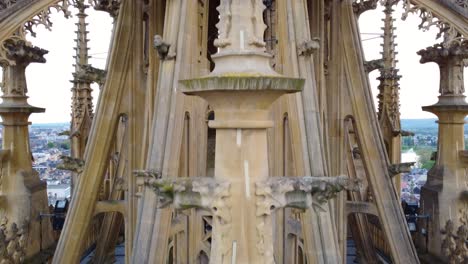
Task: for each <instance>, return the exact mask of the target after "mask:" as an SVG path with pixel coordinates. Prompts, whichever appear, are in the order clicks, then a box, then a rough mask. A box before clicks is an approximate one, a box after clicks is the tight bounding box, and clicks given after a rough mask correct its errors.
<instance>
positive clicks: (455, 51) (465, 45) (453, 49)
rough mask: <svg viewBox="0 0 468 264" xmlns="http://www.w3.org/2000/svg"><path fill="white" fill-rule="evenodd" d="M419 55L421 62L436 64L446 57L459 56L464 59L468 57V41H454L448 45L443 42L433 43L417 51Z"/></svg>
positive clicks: (442, 61)
mask: <svg viewBox="0 0 468 264" xmlns="http://www.w3.org/2000/svg"><path fill="white" fill-rule="evenodd" d="M417 54H418V55H420V56H421V60H420V62H421V63H426V62H435V63H437V64H441V63H445V62H446V61H447V59H450V58H459V59H460V60H464V59H467V58H468V41H463V42H461V43H455V44H453V45H451V46H450V47H445V46H444V45H443V44H435V45H434V46H432V47H427V48H426V49H422V50H420V51H418V52H417Z"/></svg>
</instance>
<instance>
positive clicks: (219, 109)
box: [182, 0, 304, 263]
mask: <svg viewBox="0 0 468 264" xmlns="http://www.w3.org/2000/svg"><path fill="white" fill-rule="evenodd" d="M264 8H265V7H264V5H263V3H262V1H260V0H255V1H244V0H225V1H221V4H220V6H219V7H218V10H219V12H220V21H219V23H218V24H217V27H218V30H219V33H220V34H219V37H218V39H216V40H215V42H214V44H215V46H217V47H218V53H217V54H216V55H214V56H212V58H213V60H214V61H215V64H216V66H215V69H214V70H213V72H212V73H211V74H209V75H208V76H205V77H201V78H197V79H192V80H185V81H182V84H183V85H184V86H185V88H186V89H185V90H184V93H186V94H193V95H198V96H200V97H202V98H204V99H206V100H207V101H208V103H209V104H210V106H211V107H212V108H213V110H214V112H215V120H214V121H210V122H209V124H208V125H209V126H210V127H212V128H215V129H216V156H215V176H214V177H215V179H216V180H218V181H220V182H229V183H230V196H229V197H230V198H229V199H230V202H229V205H228V208H214V209H213V210H214V211H218V210H223V211H227V213H228V214H229V215H230V219H229V223H226V222H225V219H222V218H219V217H215V218H214V219H215V220H214V227H213V246H212V250H211V260H210V263H272V262H273V238H272V231H273V229H272V222H271V221H272V219H271V216H263V215H257V213H256V203H257V197H256V193H255V183H257V182H263V181H265V180H266V179H267V178H268V176H269V175H268V171H269V167H268V166H269V165H268V157H267V154H268V149H267V132H266V130H267V128H269V127H271V126H272V125H273V123H272V121H271V120H270V118H269V112H268V110H269V107H270V106H271V104H272V103H273V102H274V101H275V100H276V99H277V98H279V97H280V96H281V95H283V94H286V93H290V92H298V91H300V90H301V89H302V86H303V84H304V80H302V79H295V78H287V77H283V76H280V75H279V74H278V73H276V72H275V71H273V69H271V67H270V64H269V55H268V54H267V53H266V50H265V43H264V42H263V32H264V31H265V25H264V23H263V17H262V12H263V10H264ZM233 261H234V262H233Z"/></svg>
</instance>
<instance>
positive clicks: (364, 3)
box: [353, 0, 379, 16]
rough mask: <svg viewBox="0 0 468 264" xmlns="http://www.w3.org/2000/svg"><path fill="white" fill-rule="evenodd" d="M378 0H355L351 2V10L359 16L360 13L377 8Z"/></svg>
mask: <svg viewBox="0 0 468 264" xmlns="http://www.w3.org/2000/svg"><path fill="white" fill-rule="evenodd" d="M377 2H379V0H355V1H354V2H353V11H354V13H355V14H356V15H358V16H360V15H361V14H362V13H364V12H366V11H369V10H373V9H376V8H377Z"/></svg>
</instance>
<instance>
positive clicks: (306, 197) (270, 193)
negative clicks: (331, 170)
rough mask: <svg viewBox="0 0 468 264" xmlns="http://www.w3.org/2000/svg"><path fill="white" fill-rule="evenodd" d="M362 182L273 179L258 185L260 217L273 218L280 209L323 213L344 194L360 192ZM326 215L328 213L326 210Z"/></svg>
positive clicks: (322, 179) (309, 178) (294, 178)
mask: <svg viewBox="0 0 468 264" xmlns="http://www.w3.org/2000/svg"><path fill="white" fill-rule="evenodd" d="M360 187H361V181H360V180H359V179H351V178H349V177H347V176H338V177H310V176H306V177H272V178H269V179H268V180H267V181H265V182H257V183H256V195H257V196H261V197H263V200H261V199H260V200H258V202H257V215H270V214H271V212H272V211H275V210H277V209H280V208H285V207H292V208H298V209H309V208H314V209H317V208H318V209H321V210H325V209H324V207H322V205H323V204H324V203H326V202H328V201H329V200H330V199H332V198H334V197H336V195H337V194H338V193H339V192H340V191H342V190H348V191H359V189H360ZM325 211H326V210H325Z"/></svg>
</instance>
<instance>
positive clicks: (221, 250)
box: [0, 0, 468, 264]
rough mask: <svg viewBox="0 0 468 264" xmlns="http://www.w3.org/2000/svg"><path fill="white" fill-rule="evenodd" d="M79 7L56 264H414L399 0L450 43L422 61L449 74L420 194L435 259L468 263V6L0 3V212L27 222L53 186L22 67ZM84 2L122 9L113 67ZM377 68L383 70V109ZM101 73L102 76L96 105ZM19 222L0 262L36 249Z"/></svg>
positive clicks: (250, 0) (317, 1)
mask: <svg viewBox="0 0 468 264" xmlns="http://www.w3.org/2000/svg"><path fill="white" fill-rule="evenodd" d="M378 2H379V3H381V4H383V5H384V10H385V11H384V12H385V18H384V21H383V22H384V27H383V31H384V44H383V53H382V59H381V60H379V63H380V64H379V63H377V64H375V63H374V64H372V63H369V62H366V61H365V60H364V51H363V47H362V40H361V38H360V35H361V34H360V33H361V32H360V28H359V23H358V20H359V16H360V15H361V14H362V13H363V12H366V11H368V10H371V9H374V8H375V7H376V6H377V3H378ZM398 3H402V4H401V5H400V4H398ZM71 4H72V5H71ZM71 6H74V7H75V8H76V9H77V10H78V13H77V20H78V23H77V32H76V33H77V39H76V57H75V59H76V63H75V73H74V74H73V80H72V82H73V89H72V97H73V105H72V125H71V131H70V136H71V140H72V155H73V157H74V158H75V159H74V160H73V159H72V161H74V162H79V163H80V164H81V165H80V166H81V167H80V170H79V171H77V174H76V175H75V176H76V177H75V179H74V183H75V186H74V188H73V198H72V201H71V203H70V208H69V211H68V213H67V216H66V220H65V224H64V228H63V230H62V233H61V236H60V239H59V241H58V243H57V246H56V248H55V251H54V256H53V258H52V257H50V258H49V259H47V261H50V262H52V263H57V264H59V263H60V264H62V263H79V262H80V261H81V259H82V258H83V257H85V256H86V257H88V258H89V259H92V260H91V261H92V262H93V263H114V262H115V261H116V259H117V258H122V259H124V261H125V262H126V263H155V264H160V263H171V264H174V263H177V264H179V263H187V264H188V263H203V264H206V263H212V264H214V263H216V264H217V263H294V264H299V263H346V262H347V261H348V258H347V257H349V256H350V255H352V254H353V252H354V251H355V252H357V253H356V254H355V255H354V256H353V258H355V259H356V260H357V261H359V262H360V263H379V262H382V261H383V262H388V263H390V262H391V263H419V258H420V257H421V256H422V254H420V255H419V256H418V252H417V251H416V248H415V246H414V244H413V240H412V237H411V235H410V233H409V230H408V227H407V223H406V218H405V215H404V214H403V211H402V208H401V206H400V200H399V195H398V190H397V189H398V188H396V186H395V180H394V179H395V178H394V177H395V176H396V175H398V174H399V173H401V172H402V171H403V170H404V169H407V165H408V164H400V163H399V155H400V146H401V135H402V131H401V127H400V116H399V114H400V111H399V94H398V89H399V84H398V80H399V78H400V76H399V75H398V71H397V69H396V58H395V57H396V52H395V42H394V40H395V36H396V34H394V31H395V28H394V26H393V21H394V18H393V15H392V9H395V8H400V7H403V8H404V16H407V15H409V14H410V13H417V14H418V15H419V17H420V18H421V19H422V20H423V21H422V23H421V25H420V27H421V28H424V29H429V28H430V27H431V26H437V27H438V28H439V29H440V30H441V32H440V36H443V42H442V43H441V44H440V45H437V46H434V47H432V48H428V49H427V50H426V51H422V52H421V53H420V54H421V56H422V58H423V59H422V61H423V62H429V61H435V62H437V63H438V64H439V66H440V68H441V86H440V93H441V96H440V97H439V99H440V101H439V103H438V104H436V105H433V106H429V107H425V110H428V111H431V112H434V113H436V114H437V115H438V116H439V119H440V133H439V137H440V139H441V140H440V141H439V146H438V148H439V150H438V157H437V164H436V166H435V167H434V169H433V170H432V171H431V174H430V175H429V182H428V184H427V185H426V186H425V189H424V193H423V194H424V195H423V196H424V197H423V200H424V205H423V209H424V211H425V212H427V213H428V214H430V215H431V217H432V219H434V220H437V221H434V222H433V223H432V226H431V229H430V230H429V232H430V233H431V235H432V237H433V238H436V239H434V240H433V241H431V242H430V244H429V245H428V249H429V250H428V251H429V252H428V254H429V257H430V258H433V259H435V258H436V257H437V258H440V259H441V261H451V262H452V263H457V261H458V263H463V262H464V261H465V260H466V257H465V256H466V244H465V243H466V242H465V240H466V238H465V237H466V234H467V233H468V232H466V230H467V229H466V221H465V220H464V218H463V217H465V215H466V208H467V206H466V204H467V203H466V200H467V199H466V197H465V196H466V186H467V185H466V175H465V174H464V171H465V168H466V166H465V165H464V163H465V160H466V156H467V155H468V154H467V153H466V151H463V149H461V148H460V146H463V145H464V141H463V140H464V139H463V119H464V117H465V115H466V103H465V101H464V95H463V93H464V88H463V86H462V85H461V84H462V80H463V74H462V72H463V71H462V69H463V67H464V64H463V63H462V62H463V61H464V60H465V59H466V45H467V40H466V37H467V36H468V31H467V28H468V27H467V25H468V12H467V8H468V7H467V6H466V4H465V3H464V2H463V1H458V0H424V1H423V0H402V1H396V0H382V1H378V0H197V1H195V0H193V1H192V0H87V1H85V0H74V1H69V0H38V1H30V0H14V1H12V0H0V43H1V44H2V45H0V62H1V65H2V68H3V69H4V71H5V73H6V74H4V75H3V76H4V80H3V89H2V92H3V96H2V98H3V103H2V104H0V110H1V111H0V115H1V116H2V118H3V121H4V126H5V128H4V139H3V140H4V146H5V148H4V149H3V150H2V151H1V152H0V154H1V155H0V162H2V164H3V165H2V174H1V178H0V209H1V210H0V215H2V214H7V215H9V216H10V217H11V219H13V218H14V221H15V222H18V221H20V220H21V221H22V223H26V224H29V226H30V227H35V226H37V223H34V218H30V217H29V212H32V213H31V214H30V215H34V212H37V211H38V210H39V211H40V210H41V209H40V208H42V207H41V206H42V205H41V204H38V203H39V202H38V201H42V200H40V199H35V197H38V196H31V195H33V194H32V193H35V192H36V193H40V192H43V191H44V189H43V185H40V184H38V185H33V187H31V182H33V183H36V181H30V180H31V179H33V178H34V177H36V176H37V175H35V174H34V172H32V171H31V162H30V153H29V151H28V139H27V120H28V116H29V114H30V113H31V112H38V111H42V110H43V109H38V108H34V107H31V106H29V105H28V104H27V102H26V98H27V97H26V91H27V90H26V85H25V79H26V76H25V71H24V69H25V67H26V66H27V65H28V64H29V63H31V62H43V61H44V59H43V57H42V56H43V55H44V53H45V51H43V50H41V49H38V48H35V47H33V46H32V45H31V44H30V43H29V42H27V41H26V34H29V33H28V32H32V31H33V29H34V28H35V26H37V25H43V26H46V27H47V28H51V27H52V24H51V21H50V19H49V18H50V14H51V12H52V11H51V10H53V9H56V10H59V11H63V12H64V14H65V15H66V16H69V15H70V14H71V12H70V11H69V10H68V9H69V8H70V7H71ZM88 6H89V7H93V8H94V9H96V10H100V11H104V12H108V13H109V14H110V15H111V16H112V17H113V18H114V24H113V26H114V27H113V32H112V33H113V34H112V39H111V45H110V49H109V55H108V56H109V57H108V61H107V66H106V72H104V71H99V70H97V69H95V68H93V67H91V66H90V65H89V62H88V58H89V55H88V40H87V24H86V21H85V18H86V14H85V11H86V10H89V9H87V8H88ZM446 55H447V56H446ZM372 65H374V66H375V65H377V66H378V65H380V70H381V72H380V73H381V74H380V77H379V80H380V86H379V107H378V109H375V108H374V105H373V98H374V96H375V95H372V91H371V88H370V83H369V79H368V72H369V70H371V69H372V68H375V67H373V66H372ZM92 82H97V83H98V84H99V85H100V86H101V90H100V94H99V104H98V106H97V109H96V111H94V112H93V106H92V103H91V100H92V98H91V88H90V85H91V83H92ZM11 157H15V158H14V159H13V158H11ZM78 173H79V174H78ZM36 178H37V177H36ZM76 179H79V180H76ZM396 184H397V185H398V182H397V183H396ZM35 186H36V187H35ZM41 188H42V189H41ZM13 197H18V199H17V200H14V199H13ZM31 197H32V199H31ZM38 208H39V209H38ZM23 209H26V210H23ZM29 209H31V210H29ZM34 210H35V211H34ZM455 211H456V215H455ZM5 212H6V213H5ZM452 215H453V217H452ZM455 217H456V218H457V219H455ZM24 220H26V221H24ZM447 220H449V221H448V224H447V228H446V229H445V230H444V233H443V234H442V233H440V230H439V229H440V228H442V227H443V224H444V222H447ZM464 221H465V222H464ZM0 224H1V223H0ZM24 226H25V225H21V228H20V229H19V228H17V229H18V230H17V229H15V228H13V227H12V228H11V230H13V232H12V233H11V232H6V233H5V232H3V233H2V232H0V242H3V244H0V249H2V248H3V247H1V246H2V245H4V244H6V243H8V244H9V245H10V244H11V246H10V249H11V248H14V249H15V250H16V251H14V252H13V251H12V250H10V251H8V250H6V251H5V250H4V251H0V254H4V255H5V254H6V255H5V256H2V259H1V261H3V260H4V259H6V260H8V261H10V262H13V263H18V262H21V261H22V260H23V259H25V258H29V259H31V258H34V256H35V255H34V254H32V253H31V254H29V253H28V254H26V253H25V251H26V250H25V248H26V247H24V246H20V245H24V243H23V242H24V238H25V237H26V236H24V234H25V233H26V231H25V228H24ZM455 227H457V228H458V229H457V231H455ZM2 228H3V227H1V226H0V229H2ZM19 230H21V231H19ZM29 230H31V229H29ZM36 230H37V228H36ZM2 234H4V236H2ZM5 234H6V235H5ZM39 234H45V231H44V230H43V231H41V233H39ZM422 235H423V234H422ZM28 238H31V239H30V240H31V244H32V245H37V242H38V241H40V240H39V239H36V238H35V237H34V236H28ZM22 241H23V242H22ZM351 242H352V243H351ZM350 244H353V245H355V246H354V248H352V247H351V246H349V245H350ZM36 248H37V247H36ZM116 248H118V249H121V248H124V250H123V252H122V251H121V250H119V251H118V254H116ZM39 249H40V247H39ZM28 250H29V249H28ZM36 251H37V250H36ZM39 251H41V250H39ZM11 252H13V253H11ZM28 252H29V251H28ZM31 252H32V251H31ZM89 252H91V253H89ZM352 261H354V259H353V260H352Z"/></svg>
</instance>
